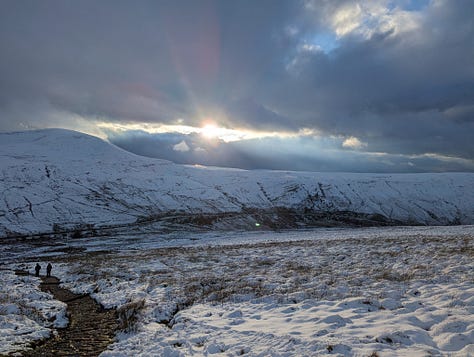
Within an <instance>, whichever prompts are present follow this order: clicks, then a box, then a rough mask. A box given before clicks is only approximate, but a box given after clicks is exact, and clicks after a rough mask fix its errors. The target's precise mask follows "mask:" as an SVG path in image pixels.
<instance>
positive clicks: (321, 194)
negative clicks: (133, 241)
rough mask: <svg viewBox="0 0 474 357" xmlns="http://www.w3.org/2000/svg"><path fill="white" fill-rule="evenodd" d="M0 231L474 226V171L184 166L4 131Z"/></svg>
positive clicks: (54, 134)
mask: <svg viewBox="0 0 474 357" xmlns="http://www.w3.org/2000/svg"><path fill="white" fill-rule="evenodd" d="M0 170H1V171H0V192H1V193H2V194H1V199H0V237H5V236H12V235H17V234H30V233H51V232H56V233H65V232H72V231H74V230H83V231H84V232H86V231H88V230H89V231H92V230H100V229H112V228H113V229H116V230H117V229H147V228H146V227H154V228H156V227H159V226H162V227H163V226H165V227H166V226H167V225H168V226H169V225H174V226H176V225H187V226H190V225H193V226H218V227H221V228H238V229H245V228H253V229H254V228H255V224H256V223H259V224H260V225H261V226H263V227H298V226H316V225H322V226H324V225H327V226H337V225H371V224H426V225H445V224H473V223H474V174H468V173H446V174H344V173H306V172H305V173H303V172H283V171H245V170H232V169H217V168H205V167H198V166H196V167H192V166H183V165H176V164H173V163H170V162H168V161H163V160H157V159H150V158H144V157H140V156H136V155H133V154H131V153H128V152H125V151H123V150H121V149H118V148H117V147H115V146H113V145H110V144H108V143H106V142H104V141H102V140H100V139H98V138H95V137H92V136H88V135H85V134H82V133H77V132H73V131H67V130H61V129H49V130H39V131H28V132H17V133H0Z"/></svg>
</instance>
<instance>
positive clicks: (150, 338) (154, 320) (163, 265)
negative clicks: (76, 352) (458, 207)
mask: <svg viewBox="0 0 474 357" xmlns="http://www.w3.org/2000/svg"><path fill="white" fill-rule="evenodd" d="M453 229H454V230H456V228H453ZM457 230H458V231H460V228H457ZM446 231H449V229H448V228H446ZM461 231H462V230H461ZM350 232H351V231H346V232H345V235H343V236H344V238H340V239H333V238H332V237H331V234H332V233H333V232H330V234H329V235H328V236H325V233H324V231H314V232H313V233H312V237H310V236H311V233H310V232H306V233H305V234H306V235H304V234H303V236H305V239H306V240H302V241H291V242H289V241H287V242H285V241H284V240H283V238H282V237H281V234H280V235H279V237H278V240H277V241H271V240H270V241H267V242H255V243H236V244H233V245H229V244H226V245H219V244H213V245H206V244H202V245H196V246H188V247H168V248H155V249H146V250H139V249H138V250H134V251H127V250H126V249H123V250H122V251H120V252H116V253H111V252H109V253H107V254H106V255H104V256H103V257H102V258H101V259H97V253H94V254H91V257H87V255H86V256H83V257H80V259H79V260H78V261H77V262H74V261H73V260H71V258H70V257H69V258H68V260H69V263H68V264H67V265H65V266H64V269H66V270H64V273H65V276H64V277H63V280H65V281H66V282H65V284H64V285H65V286H66V287H69V288H71V289H73V290H75V291H76V292H84V291H88V292H92V293H93V296H94V297H95V298H96V299H97V300H98V301H100V302H101V303H103V304H104V305H106V306H124V305H125V306H126V304H134V303H135V304H136V303H137V302H140V301H143V302H144V306H143V308H142V309H141V310H140V311H139V314H138V318H137V323H136V324H135V326H134V328H133V329H131V330H130V331H128V332H124V333H122V334H120V337H119V341H117V343H115V344H113V345H112V346H110V351H106V352H104V353H103V355H104V356H132V355H140V356H153V355H163V356H190V355H196V356H200V355H214V354H216V355H219V354H221V355H230V356H237V355H248V356H268V355H272V356H294V355H300V356H315V355H324V354H331V355H344V356H351V355H362V356H368V355H370V354H372V353H374V352H375V353H377V354H378V355H380V356H392V355H393V356H404V355H405V356H426V355H428V354H433V355H455V356H456V355H459V356H468V355H471V354H473V353H474V318H473V316H474V281H473V274H472V272H473V269H474V263H473V257H474V239H473V235H472V233H473V232H472V229H470V230H469V229H465V234H454V235H453V234H436V230H435V229H431V231H425V232H424V234H419V235H418V234H415V235H413V234H410V230H407V231H406V234H405V235H390V234H387V235H384V230H377V229H372V230H370V232H371V235H370V236H365V237H361V236H360V235H359V234H358V233H357V231H354V232H356V233H354V234H353V236H352V237H351V233H350ZM430 232H431V233H430ZM282 234H284V233H282ZM295 234H296V235H297V234H298V233H297V232H292V233H288V235H289V237H290V239H293V238H294V237H293V235H295ZM244 236H245V235H244ZM248 239H249V236H245V238H244V241H245V240H248ZM238 240H239V239H237V241H238ZM135 248H136V247H135ZM94 255H96V257H95V258H94V257H93V256H94ZM84 267H87V270H88V271H87V272H85V271H84Z"/></svg>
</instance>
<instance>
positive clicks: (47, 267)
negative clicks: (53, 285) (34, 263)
mask: <svg viewBox="0 0 474 357" xmlns="http://www.w3.org/2000/svg"><path fill="white" fill-rule="evenodd" d="M51 269H53V266H52V265H51V263H48V265H47V266H46V276H51Z"/></svg>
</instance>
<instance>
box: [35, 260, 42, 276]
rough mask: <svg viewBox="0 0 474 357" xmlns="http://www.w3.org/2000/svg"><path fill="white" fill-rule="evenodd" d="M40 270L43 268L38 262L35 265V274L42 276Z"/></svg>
mask: <svg viewBox="0 0 474 357" xmlns="http://www.w3.org/2000/svg"><path fill="white" fill-rule="evenodd" d="M40 270H41V265H39V264H38V263H36V266H35V272H36V274H35V276H40Z"/></svg>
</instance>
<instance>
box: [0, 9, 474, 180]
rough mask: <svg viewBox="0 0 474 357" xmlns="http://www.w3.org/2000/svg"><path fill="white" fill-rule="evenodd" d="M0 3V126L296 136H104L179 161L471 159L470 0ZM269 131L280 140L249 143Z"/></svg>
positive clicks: (309, 164)
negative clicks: (215, 143) (108, 126)
mask: <svg viewBox="0 0 474 357" xmlns="http://www.w3.org/2000/svg"><path fill="white" fill-rule="evenodd" d="M0 9H1V11H0V51H1V53H2V56H0V78H1V81H0V130H18V129H22V128H29V127H47V126H59V127H66V128H75V129H79V130H84V131H88V132H93V133H95V132H99V131H100V129H99V128H97V126H96V123H97V122H98V121H100V122H104V121H105V122H109V123H112V124H113V123H121V124H123V123H137V124H143V123H149V124H180V125H189V126H196V127H199V126H202V125H203V123H204V122H205V121H206V120H212V121H213V122H214V123H215V124H217V125H219V126H223V127H227V128H230V129H234V128H240V129H247V130H253V131H266V132H270V131H275V132H279V131H280V132H285V133H291V132H292V133H294V134H295V136H292V137H290V138H288V137H286V138H283V137H281V138H280V139H277V138H266V139H261V140H258V139H252V140H241V141H238V142H233V143H223V142H220V143H219V148H220V151H219V155H217V154H215V153H214V154H211V153H210V151H209V150H208V148H207V146H208V145H210V144H211V143H210V142H208V143H205V142H201V143H199V146H197V147H194V146H193V145H197V144H195V143H196V141H199V140H201V138H197V135H194V136H193V135H192V134H189V135H184V137H182V136H183V134H176V133H174V134H173V133H170V134H166V135H168V136H166V135H165V134H155V135H154V137H150V138H148V139H147V140H145V141H144V142H147V143H148V145H149V146H147V147H145V146H144V144H143V142H142V141H140V140H135V139H134V138H135V137H136V135H137V133H136V132H130V133H123V132H116V133H113V132H111V131H108V132H107V133H106V134H107V135H109V136H110V139H111V141H113V142H116V143H120V145H122V146H123V147H125V148H127V149H128V150H131V151H133V152H137V153H142V154H146V155H151V156H157V157H165V158H168V159H172V160H176V161H178V162H190V163H202V164H213V165H221V164H226V163H229V162H231V163H233V164H232V165H225V166H239V167H246V168H277V169H306V170H339V171H340V170H350V171H352V170H355V171H390V170H392V171H402V172H405V171H439V170H441V171H442V170H463V171H466V170H468V171H472V170H473V166H472V164H473V161H472V160H473V158H474V141H473V140H472V137H473V134H474V61H473V60H472V59H473V58H474V20H473V18H472V13H474V3H473V2H472V1H469V0H466V1H463V0H460V1H448V0H432V1H414V0H399V1H388V0H387V1H385V0H380V1H373V0H369V1H363V2H358V1H341V0H334V1H324V0H320V1H316V0H306V1H290V0H289V1H278V2H277V4H276V3H275V2H274V1H270V0H269V1H265V0H263V1H258V2H255V1H238V2H234V1H199V2H196V1H159V2H156V1H137V2H134V3H133V4H132V3H130V2H129V1H115V0H114V1H107V0H106V1H100V2H97V1H80V2H64V1H59V0H45V1H13V0H12V1H9V0H7V1H3V2H2V3H1V5H0ZM302 132H305V133H309V132H311V133H317V134H315V135H313V136H308V135H303V136H301V135H300V136H298V135H297V134H298V133H302ZM174 136H176V137H174ZM170 138H173V140H171V139H170ZM141 139H143V138H141ZM198 139H199V140H198ZM169 140H171V141H172V145H173V146H169V147H168V146H166V145H165V144H166V143H167V142H168V141H169ZM277 141H278V142H277ZM322 141H323V142H324V145H323V146H324V150H322V151H318V150H319V149H321V142H322ZM275 144H278V145H279V147H280V148H285V150H283V149H282V150H280V151H281V152H278V154H277V153H274V155H271V154H264V153H272V152H274V150H272V148H274V145H275ZM295 145H296V146H297V147H298V150H292V148H294V147H295ZM156 147H159V148H160V150H155V148H156ZM164 147H167V148H168V149H167V150H169V155H168V154H167V155H165V154H164V152H167V151H166V150H164ZM173 147H175V148H178V150H173ZM199 147H200V148H201V149H202V150H196V149H198V148H199ZM186 148H187V150H186ZM161 149H163V150H161ZM305 150H306V151H305ZM328 150H332V153H333V154H331V155H330V154H329V151H328ZM296 152H297V153H296ZM321 152H324V155H322V154H321ZM334 152H336V153H337V155H336V154H334ZM206 153H207V154H206ZM152 154H153V155H152ZM171 154H172V155H171ZM180 155H181V156H180ZM185 158H186V159H185ZM351 160H357V162H358V164H357V167H356V165H354V164H351ZM388 162H390V164H389V163H388ZM393 163H395V164H394V165H393ZM448 163H449V164H448Z"/></svg>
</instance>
